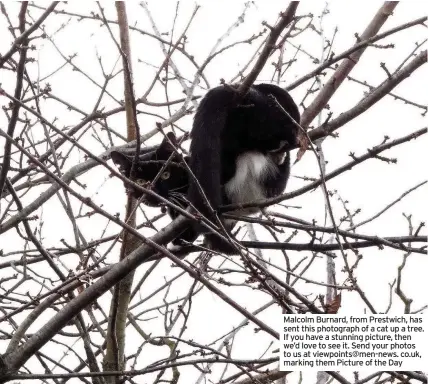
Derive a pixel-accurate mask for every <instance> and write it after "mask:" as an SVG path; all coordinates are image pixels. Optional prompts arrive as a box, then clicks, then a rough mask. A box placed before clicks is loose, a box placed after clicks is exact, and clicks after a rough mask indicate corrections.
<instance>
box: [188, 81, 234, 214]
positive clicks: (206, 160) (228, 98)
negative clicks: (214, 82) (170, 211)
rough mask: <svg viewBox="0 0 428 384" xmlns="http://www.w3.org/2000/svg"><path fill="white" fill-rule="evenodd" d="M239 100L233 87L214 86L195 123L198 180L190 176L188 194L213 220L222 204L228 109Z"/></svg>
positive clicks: (193, 150) (193, 156)
mask: <svg viewBox="0 0 428 384" xmlns="http://www.w3.org/2000/svg"><path fill="white" fill-rule="evenodd" d="M238 101H239V97H238V94H237V92H236V90H235V89H233V88H232V87H230V86H219V87H216V88H213V89H212V90H210V91H209V92H208V93H207V94H206V95H205V97H204V98H203V99H202V101H201V103H200V104H199V107H198V110H197V111H196V114H195V119H194V122H193V127H192V132H191V138H192V142H191V144H190V154H191V156H190V162H189V166H190V169H191V170H192V172H193V174H194V176H195V177H196V180H197V181H196V180H194V179H193V178H192V177H191V178H190V185H189V195H188V197H189V201H190V202H191V203H192V204H193V205H194V207H195V208H196V209H197V210H198V211H199V212H201V213H202V214H203V215H205V216H207V217H208V218H209V219H213V217H212V209H214V210H216V209H217V208H218V207H219V206H220V205H221V203H222V191H221V166H222V164H221V162H222V159H221V136H222V132H223V130H224V129H225V126H226V122H227V117H228V113H229V110H230V109H231V108H233V107H234V106H235V105H236V104H237V103H238ZM207 203H208V204H209V205H208V204H207Z"/></svg>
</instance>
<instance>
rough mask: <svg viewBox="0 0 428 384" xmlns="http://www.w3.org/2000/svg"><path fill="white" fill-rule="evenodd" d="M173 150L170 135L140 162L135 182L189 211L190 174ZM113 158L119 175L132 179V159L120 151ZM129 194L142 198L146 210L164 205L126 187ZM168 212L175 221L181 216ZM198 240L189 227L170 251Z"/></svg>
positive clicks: (186, 160) (168, 209) (147, 195)
mask: <svg viewBox="0 0 428 384" xmlns="http://www.w3.org/2000/svg"><path fill="white" fill-rule="evenodd" d="M171 143H172V145H171ZM174 146H175V147H178V142H177V139H176V137H175V135H174V134H173V133H168V134H167V137H165V138H164V139H163V141H162V143H161V144H160V146H159V147H158V148H157V149H156V150H155V151H153V152H152V153H148V154H146V155H144V156H143V158H144V159H143V160H139V161H138V162H137V164H136V166H135V170H134V173H135V174H134V180H135V182H136V183H137V184H140V185H141V186H144V187H146V188H148V189H151V190H152V191H153V192H155V193H157V194H158V195H160V196H162V197H164V198H165V199H167V200H169V201H171V202H172V203H174V204H176V205H178V206H179V207H181V208H184V209H186V208H187V205H188V203H187V192H188V187H189V183H188V179H189V178H188V172H187V168H186V167H185V166H184V165H183V164H180V159H179V157H178V156H177V154H176V153H175V151H174ZM110 155H111V158H112V160H113V162H114V163H115V164H116V165H117V166H118V167H119V171H120V172H121V173H122V174H123V175H124V176H126V177H128V178H129V177H130V172H131V166H132V161H133V156H127V155H125V154H123V153H121V152H118V151H112V152H111V154H110ZM170 158H171V159H170ZM168 160H170V162H169V163H167V161H168ZM183 160H184V161H185V162H186V163H187V162H188V161H189V157H188V156H183ZM165 164H166V165H165ZM127 192H128V193H130V194H131V195H132V196H133V197H135V198H136V199H140V198H141V202H142V203H143V204H145V205H147V206H150V207H158V206H160V205H161V202H160V201H159V200H158V199H156V198H155V197H153V196H151V195H149V194H143V193H141V192H140V191H139V190H137V189H135V188H133V187H132V186H130V187H127ZM167 212H168V214H169V216H170V217H171V218H172V219H175V218H176V217H177V216H178V213H177V212H176V211H175V210H173V209H171V208H169V207H167ZM197 237H198V232H197V231H196V230H195V229H193V228H192V227H189V228H187V229H186V230H185V231H184V232H183V233H182V234H181V235H180V236H179V237H177V238H176V239H175V240H173V241H172V244H173V246H172V247H169V248H170V249H171V250H173V251H175V250H178V249H180V248H181V247H182V246H183V245H184V244H188V243H193V242H194V241H195V240H196V238H197Z"/></svg>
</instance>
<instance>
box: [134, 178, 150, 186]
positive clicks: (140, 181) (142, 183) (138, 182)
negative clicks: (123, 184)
mask: <svg viewBox="0 0 428 384" xmlns="http://www.w3.org/2000/svg"><path fill="white" fill-rule="evenodd" d="M135 182H136V183H137V184H140V185H144V184H146V183H147V181H146V180H144V179H137V180H135Z"/></svg>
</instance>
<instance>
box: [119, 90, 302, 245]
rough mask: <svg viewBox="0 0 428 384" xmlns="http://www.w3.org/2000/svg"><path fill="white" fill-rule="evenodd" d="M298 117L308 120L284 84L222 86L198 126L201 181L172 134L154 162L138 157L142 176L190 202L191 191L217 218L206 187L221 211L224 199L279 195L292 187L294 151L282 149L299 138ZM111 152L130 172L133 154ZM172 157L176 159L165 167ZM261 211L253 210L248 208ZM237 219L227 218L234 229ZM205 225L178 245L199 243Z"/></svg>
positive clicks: (196, 164)
mask: <svg viewBox="0 0 428 384" xmlns="http://www.w3.org/2000/svg"><path fill="white" fill-rule="evenodd" d="M284 111H286V112H284ZM288 114H289V115H290V116H291V118H290V117H289V115H288ZM292 119H294V120H295V121H296V122H297V123H300V114H299V110H298V107H297V105H296V104H295V103H294V101H293V99H292V98H291V96H290V95H289V94H288V93H287V92H286V91H284V90H283V89H281V88H280V87H277V86H275V85H270V84H258V85H255V86H252V87H251V88H250V90H249V92H248V93H247V94H246V95H245V97H244V98H240V97H239V95H238V94H237V92H236V89H235V87H231V86H227V85H226V86H220V87H216V88H214V89H212V90H210V91H209V92H208V93H207V94H206V95H205V97H204V98H203V99H202V101H201V103H200V105H199V108H198V110H197V112H196V115H195V119H194V123H193V128H192V132H191V136H192V142H191V145H190V151H191V156H190V158H189V157H184V161H186V163H188V164H189V166H190V168H191V170H192V172H193V174H194V175H195V176H196V178H197V180H198V182H199V183H198V184H199V185H197V184H196V183H195V182H194V181H193V178H192V177H189V175H188V172H187V170H186V168H185V167H184V166H182V165H181V166H180V165H179V164H178V163H177V161H178V158H177V156H176V155H174V150H173V147H172V146H171V144H170V142H172V143H173V144H174V146H177V140H176V138H175V136H174V135H173V134H172V133H169V134H168V135H167V138H165V139H164V140H163V141H162V143H161V145H160V146H159V147H158V149H157V150H156V151H155V152H153V153H152V154H151V155H150V156H149V157H148V160H149V161H148V162H147V161H145V162H138V164H136V169H135V179H136V181H137V182H139V183H142V184H146V183H147V182H149V183H151V184H152V185H151V188H152V190H153V192H156V193H158V194H159V195H161V196H163V197H164V198H166V199H168V200H170V201H171V202H174V203H176V204H177V205H180V206H181V207H183V208H186V207H187V205H188V201H187V200H186V196H187V197H188V199H189V201H190V202H191V203H192V205H193V206H194V207H196V209H198V210H199V211H200V212H201V213H202V214H204V215H205V216H206V217H208V218H209V219H211V220H213V219H214V218H213V217H212V215H211V210H210V209H209V207H208V206H207V204H206V200H205V198H204V197H203V195H202V194H201V193H200V190H199V188H200V187H202V189H203V191H204V194H205V196H206V197H207V199H208V201H209V203H210V205H211V207H212V208H213V209H214V210H216V209H217V208H218V207H219V206H220V205H225V204H231V203H234V204H242V203H247V202H251V201H254V200H259V199H265V198H270V197H274V196H278V195H279V194H281V193H282V192H283V191H284V189H285V186H286V184H287V180H288V177H289V174H290V157H289V152H288V151H285V150H283V149H282V148H284V146H287V145H291V146H295V145H297V138H298V128H297V126H296V125H295V123H294V122H293V121H292ZM168 139H169V140H168ZM111 156H112V159H113V161H114V162H115V163H116V164H117V165H118V166H119V167H120V171H121V172H122V173H123V174H124V175H125V176H126V177H129V175H130V170H131V165H132V157H128V156H125V155H123V154H122V153H120V152H112V153H111ZM171 156H172V162H171V164H169V165H167V166H166V168H165V169H163V166H164V163H165V161H166V160H168V159H169V158H170V157H171ZM146 157H147V156H146ZM174 160H175V161H174ZM161 171H162V172H161ZM160 172H161V173H160ZM159 173H160V174H159ZM153 181H154V182H153ZM129 192H130V193H132V194H133V196H134V197H136V198H139V197H141V193H140V192H138V191H136V190H135V189H131V190H130V191H129ZM142 202H143V203H144V204H146V205H149V206H159V205H160V203H159V201H158V200H157V199H155V198H153V197H152V196H149V195H145V196H142ZM256 211H257V209H247V210H245V211H241V213H254V212H256ZM168 213H169V215H170V216H171V218H173V219H174V218H175V217H177V215H178V213H177V212H174V211H173V210H171V209H169V210H168ZM214 223H215V221H214ZM234 223H235V222H234V221H230V220H228V221H226V222H224V224H225V227H226V229H227V231H228V232H229V231H230V230H231V229H232V228H233V226H234ZM201 232H205V231H204V230H201V228H200V227H199V226H193V227H190V228H188V229H187V230H186V231H185V232H183V233H182V234H181V235H180V236H179V237H178V238H177V239H175V240H174V241H173V245H174V246H180V245H182V244H183V243H184V242H183V240H184V241H185V242H190V243H191V242H193V241H194V240H195V239H196V238H197V236H198V233H201ZM204 235H205V240H206V244H207V245H208V246H209V247H210V248H212V249H214V250H218V251H221V252H224V253H235V252H236V249H235V248H234V247H232V246H231V245H230V244H229V243H228V242H224V241H222V240H221V239H220V238H219V237H218V236H216V235H214V234H211V233H206V232H205V233H204ZM173 249H177V247H173Z"/></svg>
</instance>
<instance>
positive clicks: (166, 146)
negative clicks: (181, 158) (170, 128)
mask: <svg viewBox="0 0 428 384" xmlns="http://www.w3.org/2000/svg"><path fill="white" fill-rule="evenodd" d="M171 144H172V145H171ZM174 147H176V148H177V147H178V141H177V137H176V136H175V135H174V134H173V133H172V132H168V133H167V134H166V137H164V139H163V140H162V143H161V144H160V145H159V148H158V149H157V150H156V154H157V155H160V156H162V155H164V156H167V157H169V156H170V155H171V154H172V153H173V152H174Z"/></svg>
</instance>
